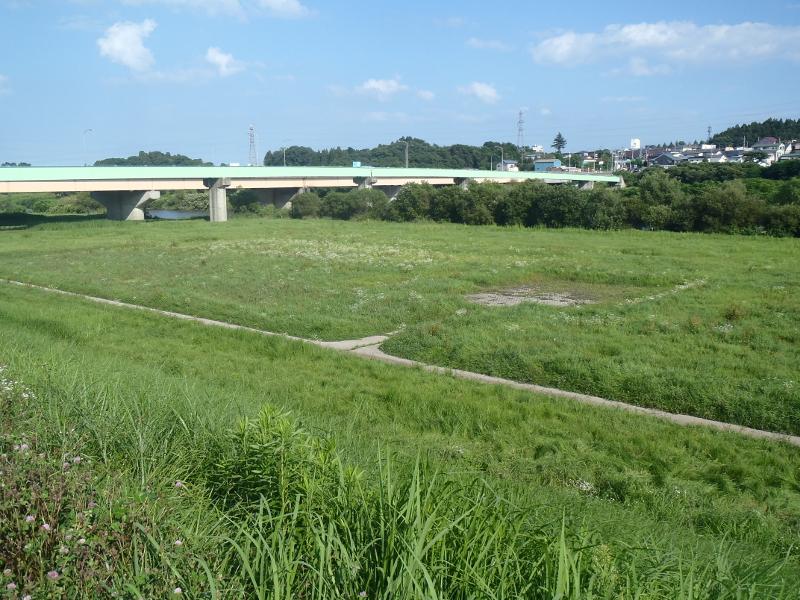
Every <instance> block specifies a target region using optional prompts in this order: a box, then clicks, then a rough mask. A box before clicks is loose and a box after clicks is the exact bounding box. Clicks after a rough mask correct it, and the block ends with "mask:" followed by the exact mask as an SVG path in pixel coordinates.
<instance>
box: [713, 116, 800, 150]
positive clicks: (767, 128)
mask: <svg viewBox="0 0 800 600" xmlns="http://www.w3.org/2000/svg"><path fill="white" fill-rule="evenodd" d="M763 137H776V138H780V139H782V140H786V141H788V140H797V139H800V119H767V120H766V121H761V122H757V121H754V122H752V123H750V124H749V125H745V124H742V125H734V126H733V127H729V128H728V129H726V130H725V131H721V132H719V133H718V134H716V135H715V136H713V137H712V138H711V140H710V141H711V143H712V144H716V145H717V146H741V145H742V144H743V142H744V141H745V139H746V140H747V144H748V145H752V144H755V143H756V142H757V141H758V140H759V139H761V138H763Z"/></svg>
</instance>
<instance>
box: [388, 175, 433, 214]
mask: <svg viewBox="0 0 800 600" xmlns="http://www.w3.org/2000/svg"><path fill="white" fill-rule="evenodd" d="M435 194H436V188H434V187H433V186H432V185H430V184H429V183H410V184H408V185H404V186H403V187H402V189H401V190H400V192H399V193H398V194H397V197H396V198H395V200H394V202H393V203H392V204H393V205H394V210H395V213H396V214H397V216H398V218H399V220H401V221H416V220H419V219H427V218H428V217H429V211H430V206H431V199H432V198H433V196H434V195H435Z"/></svg>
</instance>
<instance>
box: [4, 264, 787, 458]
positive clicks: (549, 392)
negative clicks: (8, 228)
mask: <svg viewBox="0 0 800 600" xmlns="http://www.w3.org/2000/svg"><path fill="white" fill-rule="evenodd" d="M0 283H4V284H8V285H16V286H19V287H25V288H31V289H36V290H41V291H44V292H49V293H53V294H61V295H62V296H70V297H73V298H80V299H83V300H88V301H90V302H97V303H99V304H107V305H110V306H117V307H121V308H128V309H133V310H141V311H145V312H149V313H153V314H157V315H161V316H165V317H171V318H173V319H181V320H184V321H194V322H196V323H201V324H202V325H208V326H213V327H222V328H225V329H233V330H239V331H247V332H250V333H255V334H258V335H265V336H270V337H281V338H284V339H287V340H293V341H296V342H303V343H305V344H313V345H315V346H319V347H322V348H328V349H330V350H336V351H339V352H346V353H347V354H352V355H355V356H359V357H361V358H366V359H369V360H377V361H381V362H384V363H388V364H391V365H397V366H401V367H412V368H419V369H422V370H424V371H428V372H430V373H436V374H439V375H447V376H451V377H456V378H458V379H466V380H469V381H477V382H479V383H484V384H489V385H502V386H505V387H510V388H514V389H518V390H524V391H528V392H532V393H534V394H541V395H543V396H550V397H553V398H566V399H569V400H574V401H576V402H581V403H583V404H589V405H592V406H600V407H603V408H613V409H617V410H624V411H626V412H631V413H636V414H640V415H647V416H650V417H655V418H657V419H662V420H664V421H670V422H672V423H675V424H677V425H684V426H697V427H708V428H711V429H718V430H721V431H730V432H734V433H739V434H741V435H745V436H748V437H752V438H757V439H766V440H774V441H779V442H785V443H787V444H791V445H793V446H798V447H800V436H796V435H788V434H783V433H775V432H773V431H763V430H761V429H752V428H750V427H744V426H742V425H734V424H732V423H723V422H721V421H713V420H711V419H703V418H700V417H693V416H691V415H682V414H675V413H669V412H666V411H663V410H658V409H654V408H644V407H641V406H634V405H632V404H625V403H624V402H617V401H614V400H607V399H605V398H600V397H598V396H590V395H587V394H578V393H575V392H568V391H565V390H559V389H557V388H550V387H544V386H541V385H535V384H532V383H520V382H518V381H513V380H511V379H503V378H501V377H492V376H490V375H484V374H482V373H474V372H472V371H462V370H459V369H450V368H447V367H439V366H436V365H428V364H425V363H422V362H418V361H415V360H409V359H407V358H400V357H398V356H392V355H390V354H386V353H385V352H383V351H381V349H380V345H381V344H382V343H383V342H385V341H386V340H387V339H389V336H388V335H376V336H370V337H365V338H362V339H359V340H343V341H339V342H323V341H320V340H311V339H306V338H301V337H296V336H292V335H287V334H284V333H275V332H272V331H264V330H262V329H255V328H253V327H246V326H244V325H236V324H234V323H226V322H224V321H216V320H214V319H204V318H202V317H195V316H192V315H186V314H182V313H176V312H171V311H167V310H159V309H157V308H151V307H149V306H141V305H139V304H129V303H127V302H120V301H118V300H108V299H107V298H98V297H96V296H87V295H85V294H77V293H75V292H66V291H64V290H59V289H56V288H50V287H44V286H40V285H35V284H32V283H24V282H21V281H11V280H8V279H0Z"/></svg>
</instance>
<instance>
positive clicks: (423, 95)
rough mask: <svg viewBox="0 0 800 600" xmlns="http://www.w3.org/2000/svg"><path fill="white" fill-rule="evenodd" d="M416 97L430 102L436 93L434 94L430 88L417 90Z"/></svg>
mask: <svg viewBox="0 0 800 600" xmlns="http://www.w3.org/2000/svg"><path fill="white" fill-rule="evenodd" d="M417 98H420V99H421V100H425V101H426V102H430V101H431V100H433V99H434V98H436V94H434V93H433V92H431V91H430V90H417Z"/></svg>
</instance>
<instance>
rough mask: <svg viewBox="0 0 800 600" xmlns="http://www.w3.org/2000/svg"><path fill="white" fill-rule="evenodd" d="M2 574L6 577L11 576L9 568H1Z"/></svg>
mask: <svg viewBox="0 0 800 600" xmlns="http://www.w3.org/2000/svg"><path fill="white" fill-rule="evenodd" d="M3 575H4V576H6V577H11V569H3Z"/></svg>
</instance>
